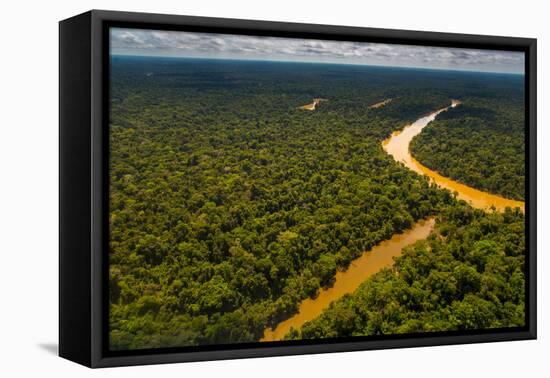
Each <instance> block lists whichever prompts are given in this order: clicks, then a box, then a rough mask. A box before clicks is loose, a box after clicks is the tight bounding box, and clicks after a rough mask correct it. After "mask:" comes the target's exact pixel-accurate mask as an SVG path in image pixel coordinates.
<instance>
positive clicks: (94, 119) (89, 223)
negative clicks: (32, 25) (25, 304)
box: [59, 10, 537, 368]
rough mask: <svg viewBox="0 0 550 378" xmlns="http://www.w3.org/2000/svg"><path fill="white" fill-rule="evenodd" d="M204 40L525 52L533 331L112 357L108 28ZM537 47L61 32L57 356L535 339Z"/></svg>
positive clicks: (88, 17)
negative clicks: (326, 42)
mask: <svg viewBox="0 0 550 378" xmlns="http://www.w3.org/2000/svg"><path fill="white" fill-rule="evenodd" d="M111 26H124V27H132V28H147V29H163V30H164V29H165V30H184V31H196V32H198V31H203V32H215V33H231V34H245V35H261V36H278V37H299V38H317V39H329V40H342V41H364V42H381V43H398V44H415V45H426V46H440V47H463V48H479V49H492V50H512V51H523V52H525V57H526V59H525V61H526V63H525V64H526V66H525V85H526V88H525V89H526V91H525V93H526V104H527V106H526V110H525V111H526V114H525V116H526V124H527V129H526V141H525V143H526V154H527V159H526V165H527V166H526V173H527V174H526V181H527V186H526V188H527V190H526V191H527V198H526V273H527V276H526V320H527V321H526V326H525V327H521V328H517V329H500V330H499V329H496V330H480V331H475V332H467V333H466V332H446V333H434V334H426V333H424V334H417V335H410V334H407V335H395V336H387V337H386V336H385V337H357V338H353V339H338V340H301V341H284V342H275V343H254V344H235V345H217V346H206V347H193V348H190V347H188V348H171V349H158V350H140V351H130V352H121V353H119V352H116V353H115V352H109V351H108V348H106V346H107V343H106V342H107V337H106V329H107V322H106V314H108V313H107V311H108V306H107V302H106V299H107V298H108V295H107V290H108V288H107V284H106V282H107V278H108V277H107V276H108V271H107V269H105V267H106V257H107V255H106V253H107V248H106V246H107V242H108V240H107V237H106V236H107V235H108V233H107V231H108V222H107V214H108V176H107V168H108V165H107V162H108V107H109V100H108V98H109V97H108V79H109V78H108V65H109V54H108V46H109V40H108V28H109V27H111ZM536 56H537V55H536V39H529V38H512V37H495V36H485V35H467V34H449V33H434V32H419V31H406V30H386V29H373V28H358V27H344V26H331V25H311V24H297V23H282V22H267V21H250V20H237V19H224V18H204V17H190V16H175V15H162V14H145V13H128V12H113V11H103V10H92V11H89V12H86V13H83V14H81V15H78V16H75V17H72V18H69V19H66V20H64V21H61V22H60V24H59V93H60V94H59V127H60V131H59V159H60V161H59V187H60V190H59V213H60V224H59V354H60V356H61V357H64V358H67V359H69V360H72V361H75V362H77V363H80V364H83V365H86V366H88V367H93V368H95V367H109V366H119V365H139V364H157V363H169V362H186V361H202V360H219V359H232V358H249V357H266V356H280V355H298V354H308V353H327V352H342V351H356V350H370V349H387V348H406V347H418V346H434V345H448V344H466V343H480V342H495V341H507V340H527V339H535V338H536V322H537V317H536V84H537V82H536V60H537V59H536Z"/></svg>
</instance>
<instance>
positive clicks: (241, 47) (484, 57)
mask: <svg viewBox="0 0 550 378" xmlns="http://www.w3.org/2000/svg"><path fill="white" fill-rule="evenodd" d="M111 49H112V50H111V52H112V53H113V54H129V55H159V56H182V57H185V56H188V57H224V58H237V59H239V58H240V59H269V60H299V61H317V62H332V63H353V64H373V65H395V66H409V67H427V68H443V69H444V68H452V69H465V70H479V71H496V72H514V73H523V67H524V55H523V53H519V52H509V51H492V50H475V49H459V48H442V47H427V46H412V45H392V44H380V43H362V42H344V41H328V40H306V39H293V38H275V37H256V36H242V35H230V34H213V33H189V32H177V31H160V30H140V29H120V28H114V29H112V30H111Z"/></svg>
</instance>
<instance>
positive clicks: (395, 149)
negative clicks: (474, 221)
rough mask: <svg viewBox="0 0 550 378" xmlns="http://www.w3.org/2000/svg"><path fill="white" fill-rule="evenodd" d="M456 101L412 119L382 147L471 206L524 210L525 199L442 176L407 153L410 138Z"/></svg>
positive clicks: (488, 208)
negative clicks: (510, 196)
mask: <svg viewBox="0 0 550 378" xmlns="http://www.w3.org/2000/svg"><path fill="white" fill-rule="evenodd" d="M458 105H460V102H459V101H457V100H453V101H452V104H451V105H450V106H448V107H446V108H443V109H439V110H437V111H435V112H432V113H430V114H428V115H427V116H425V117H422V118H420V119H418V120H416V121H415V122H414V123H412V124H410V125H408V126H406V127H405V128H404V129H403V130H400V131H396V132H394V133H393V134H392V135H391V136H390V137H389V138H388V139H386V140H385V141H383V142H382V147H383V148H384V150H385V151H386V152H387V153H388V154H390V155H391V156H392V157H393V158H394V159H395V160H396V161H398V162H401V163H403V164H404V165H405V166H406V167H407V168H409V169H411V170H413V171H415V172H417V173H419V174H421V175H426V176H428V177H429V178H430V179H431V180H433V182H435V183H436V184H437V185H439V186H440V187H442V188H445V189H448V190H450V191H451V192H457V193H458V198H459V199H462V200H464V201H466V202H468V203H469V204H470V205H471V206H473V207H476V208H479V209H483V210H490V209H491V208H492V207H494V208H496V209H497V210H498V211H504V209H505V208H506V207H511V208H515V207H519V208H520V209H521V210H522V211H525V203H524V202H522V201H517V200H512V199H508V198H504V197H501V196H499V195H496V194H492V193H488V192H484V191H481V190H478V189H475V188H472V187H470V186H468V185H465V184H462V183H460V182H458V181H454V180H452V179H450V178H447V177H444V176H442V175H440V174H439V173H437V172H436V171H433V170H431V169H430V168H428V167H426V166H424V165H422V163H420V162H419V161H417V160H416V159H415V158H414V157H413V156H412V154H411V153H410V149H409V146H410V143H411V141H412V139H413V138H414V137H415V136H417V135H418V134H420V133H421V132H422V130H423V129H424V127H426V126H427V125H428V124H429V123H430V122H432V121H433V120H435V118H436V117H437V116H438V115H439V114H440V113H442V112H444V111H446V110H448V109H449V108H450V107H455V106H458Z"/></svg>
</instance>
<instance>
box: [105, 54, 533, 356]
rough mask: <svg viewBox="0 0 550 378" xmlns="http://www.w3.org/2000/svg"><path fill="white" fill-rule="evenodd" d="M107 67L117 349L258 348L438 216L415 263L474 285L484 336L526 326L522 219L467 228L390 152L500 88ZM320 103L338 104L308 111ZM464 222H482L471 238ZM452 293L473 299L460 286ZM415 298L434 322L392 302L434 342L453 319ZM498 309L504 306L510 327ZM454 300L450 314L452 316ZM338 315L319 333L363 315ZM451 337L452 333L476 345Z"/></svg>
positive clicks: (146, 65) (350, 69) (252, 69)
mask: <svg viewBox="0 0 550 378" xmlns="http://www.w3.org/2000/svg"><path fill="white" fill-rule="evenodd" d="M111 67H112V68H111V99H110V101H111V113H110V162H109V166H110V219H109V228H110V251H109V267H110V268H109V291H110V302H111V305H110V318H109V327H110V347H111V349H114V350H124V349H138V348H158V347H174V346H191V345H206V344H227V343H236V342H252V341H258V340H259V339H260V337H261V336H262V334H263V331H264V329H265V328H266V327H273V326H275V325H276V324H277V323H279V322H280V321H282V320H284V319H286V318H287V317H289V316H290V315H292V314H293V313H295V312H296V310H297V308H298V305H299V303H300V302H301V301H302V300H303V299H305V298H307V297H314V296H315V295H316V293H317V292H318V290H319V288H320V287H322V286H330V285H331V282H332V280H333V278H334V275H335V273H336V271H337V270H338V269H345V268H346V267H347V266H348V265H349V264H350V262H351V261H352V260H353V259H355V258H357V257H358V256H360V255H361V254H362V253H363V252H364V251H365V250H368V249H370V248H371V247H372V246H374V245H376V244H377V243H379V242H381V241H383V240H386V239H388V238H390V237H391V235H393V234H394V233H398V232H400V231H403V230H405V229H407V228H409V227H410V226H411V225H412V224H413V223H414V222H415V221H417V220H419V219H423V218H426V217H428V216H432V215H436V216H439V215H441V214H445V216H444V217H442V218H441V219H440V220H439V226H438V231H437V235H436V234H434V235H433V236H432V237H431V239H430V241H429V242H428V244H421V245H419V246H417V247H415V248H414V249H412V250H410V251H416V252H415V253H417V254H418V255H419V256H424V258H425V259H426V258H427V257H425V255H426V254H428V253H429V250H428V249H427V248H431V249H433V248H435V247H437V248H439V250H440V251H441V255H442V256H441V259H442V261H443V262H442V264H443V263H445V264H447V266H443V265H442V266H441V269H440V270H441V271H440V272H439V273H441V277H440V278H441V280H443V277H444V276H445V274H450V273H449V269H454V267H455V266H459V267H460V269H462V268H464V269H465V271H464V272H463V273H464V275H465V276H466V278H464V279H465V280H467V279H469V278H468V277H469V276H468V275H472V276H475V282H474V283H475V285H477V286H472V289H471V290H469V289H468V290H466V289H464V290H462V289H463V287H462V286H460V288H459V289H456V290H455V291H454V292H452V293H455V294H457V295H458V293H460V295H463V297H460V298H459V299H460V303H462V302H464V301H466V300H472V301H487V304H485V302H483V306H482V307H479V308H477V307H476V306H474V305H472V307H471V311H473V314H472V316H478V314H477V312H478V311H484V312H487V313H491V312H492V313H493V314H492V315H491V314H484V315H479V316H480V317H484V319H485V318H487V319H489V320H487V321H484V322H480V323H476V324H478V325H479V326H480V327H494V326H499V325H501V326H506V325H511V324H518V323H519V322H521V317H520V314H521V311H522V307H523V302H522V301H523V298H522V297H521V285H520V283H518V282H516V281H513V280H516V279H518V280H519V279H522V276H520V275H521V274H522V269H523V267H522V263H523V260H522V258H523V244H522V243H521V240H517V239H518V238H519V239H521V238H522V237H523V223H522V222H521V219H520V218H521V216H522V215H521V214H518V213H514V212H509V213H507V214H506V215H498V214H493V215H485V214H484V213H480V212H477V211H473V210H472V209H470V208H469V207H468V206H467V205H465V204H461V203H460V202H459V201H457V200H455V199H454V197H453V195H452V194H451V193H450V192H448V191H444V190H441V189H439V188H437V187H435V186H434V185H431V184H430V183H429V181H428V179H427V178H425V177H421V176H419V175H417V174H415V173H414V172H411V171H409V170H408V169H406V168H405V167H404V166H403V165H402V164H400V163H397V162H395V161H394V160H393V159H392V158H391V157H389V156H388V155H387V154H386V153H385V152H384V151H383V149H382V147H381V144H380V142H381V141H382V140H383V139H385V138H387V137H388V136H389V135H390V134H391V132H392V131H394V130H396V129H399V128H401V127H403V126H404V125H405V124H407V123H408V122H411V121H412V120H414V119H416V118H417V117H419V116H421V115H423V114H425V113H427V112H430V111H432V110H434V109H438V108H441V107H443V106H447V105H448V104H449V103H450V98H461V99H464V100H465V103H466V100H467V99H468V98H469V96H471V97H474V96H480V91H482V92H483V91H484V92H487V97H491V96H490V93H491V91H494V92H498V91H499V90H500V89H502V81H501V80H500V78H498V77H493V76H492V75H483V74H465V73H459V72H442V71H428V70H411V69H390V68H377V67H364V66H343V65H329V64H305V63H280V62H279V63H276V62H245V61H216V60H199V59H173V58H137V57H113V58H112V65H111ZM480 88H482V89H480ZM419 94H421V95H419ZM316 97H319V98H325V99H327V100H328V101H323V102H321V103H320V104H319V105H318V106H317V107H316V110H315V111H308V110H303V109H299V107H300V106H302V105H304V104H307V103H309V102H311V101H312V99H313V98H316ZM387 98H392V99H393V100H392V101H391V102H390V103H388V104H387V105H385V106H382V107H379V108H369V106H370V105H372V104H374V103H377V102H379V101H382V100H384V99H387ZM505 179H506V178H503V180H505ZM512 179H515V178H512ZM510 185H513V184H510ZM457 214H458V215H457ZM461 214H463V215H461ZM462 216H463V217H469V218H464V219H471V220H472V221H474V220H475V222H474V223H472V224H471V225H468V224H465V223H464V222H462V223H460V222H461V219H462V218H460V217H462ZM445 230H447V231H445ZM510 230H514V233H510V232H511V231H510ZM465 234H467V235H470V236H464V235H465ZM506 235H508V236H506ZM507 237H508V238H509V239H510V240H508V239H506V238H507ZM476 238H477V239H476ZM504 239H506V240H504ZM461 241H465V243H464V245H460V243H461ZM466 241H467V243H466ZM479 243H482V244H479ZM483 243H485V244H487V245H485V244H483ZM485 247H486V248H485ZM410 251H409V252H408V253H407V254H406V257H405V258H404V260H403V262H402V264H405V262H407V261H408V262H407V264H411V266H412V267H411V277H417V278H418V280H419V281H418V283H416V284H415V283H414V282H409V281H405V283H400V285H405V284H407V285H425V281H426V280H427V278H425V277H424V278H423V277H422V274H425V275H429V272H428V271H426V269H425V268H422V267H421V266H420V265H418V268H415V267H414V266H415V264H416V260H415V259H412V258H409V255H411V254H412V253H413V252H410ZM457 251H461V252H460V253H459V252H457ZM502 253H504V255H501V254H502ZM470 254H471V255H472V256H474V257H475V256H478V255H479V258H480V259H482V260H483V261H485V262H484V263H483V267H479V266H477V265H475V264H476V263H475V262H471V261H470V260H468V259H470V258H469V257H468V258H466V257H465V256H466V255H468V256H470ZM474 257H471V258H472V259H473V258H474ZM508 257H509V258H508ZM438 259H439V257H438ZM454 260H456V261H454ZM480 261H481V260H480ZM480 263H481V262H478V264H480ZM400 264H401V263H400ZM418 264H423V262H422V260H421V259H420V260H419V261H418ZM462 265H464V266H463V267H462ZM487 266H490V267H491V268H490V269H493V270H491V272H494V274H492V275H489V274H486V272H485V270H486V269H487ZM478 268H479V269H478ZM414 269H417V271H414ZM474 270H475V272H476V273H475V274H474ZM413 271H414V272H413ZM413 273H414V274H413ZM445 277H446V276H445ZM403 279H404V278H403ZM455 279H456V280H457V281H456V282H457V283H456V285H459V283H458V282H462V281H460V280H462V279H463V277H462V276H461V273H460V272H459V273H457V277H455ZM384 280H389V281H388V282H390V281H392V280H394V278H392V273H391V272H390V271H385V272H381V273H380V274H379V275H376V276H375V277H374V278H373V281H372V282H382V281H384ZM430 280H433V278H430ZM501 281H505V282H504V283H503V282H501ZM512 281H513V282H512ZM369 282H370V281H369ZM430 282H431V281H430ZM452 282H454V281H452ZM468 282H469V281H468ZM522 282H523V281H522ZM474 283H472V285H474ZM368 285H374V284H372V283H370V284H369V283H365V285H364V286H362V288H361V290H360V291H358V294H357V295H359V296H360V295H361V293H363V292H364V291H365V289H364V287H367V286H368ZM465 285H466V283H465ZM503 285H504V286H505V287H504V286H503ZM418 290H424V291H423V292H422V293H420V294H418V295H419V296H420V297H421V298H420V297H417V298H415V299H414V300H420V299H421V300H422V301H423V303H424V304H426V306H423V307H422V306H421V307H414V306H412V305H411V306H409V307H407V303H408V302H407V303H402V301H396V302H395V303H394V302H392V305H395V306H397V307H399V306H403V311H404V312H403V319H405V320H406V322H404V323H403V324H402V326H403V327H409V328H410V329H411V330H412V329H413V328H414V327H416V328H414V329H420V328H419V327H421V325H420V323H421V321H422V319H431V320H430V322H431V323H430V324H432V323H433V324H437V322H436V317H438V316H440V315H439V313H440V312H441V311H443V310H444V309H443V308H442V307H441V306H444V305H445V304H444V303H441V304H436V303H435V302H434V301H439V300H440V299H439V298H438V297H437V298H436V297H434V296H431V295H428V294H430V293H429V292H428V291H427V289H423V288H419V289H418ZM434 290H435V289H434ZM482 290H483V291H482ZM502 291H504V292H505V293H501V292H502ZM452 293H450V294H449V295H451V294H452ZM354 295H355V294H354ZM373 295H374V294H373ZM494 297H496V298H497V299H498V301H502V303H508V304H507V305H506V306H507V307H506V309H505V310H503V309H501V308H497V307H498V306H496V303H497V299H495V298H494ZM520 297H521V298H520ZM419 298H420V299H419ZM465 298H466V299H465ZM448 299H449V304H448V306H447V307H445V309H446V310H445V311H450V309H451V308H452V307H449V306H452V305H453V303H454V302H452V301H451V298H450V297H449V298H448ZM361 300H362V299H361ZM411 300H413V299H411ZM342 301H343V302H342V303H343V304H341V303H340V302H338V303H336V304H335V305H334V306H336V307H334V306H333V307H332V308H331V309H329V310H328V311H327V313H326V314H325V315H323V316H322V317H321V318H320V320H319V321H320V322H323V323H322V324H323V325H324V324H329V323H327V322H330V320H327V319H329V318H330V316H331V311H333V308H339V307H341V306H348V305H347V304H346V303H348V302H349V301H353V303H360V302H358V301H359V299H358V300H357V301H355V300H352V299H350V298H345V299H343V300H342ZM429 302H434V303H432V306H431V307H430V306H428V305H427V304H429ZM469 303H470V302H467V301H466V302H464V306H466V305H467V304H469ZM472 303H473V302H472ZM475 303H478V302H475ZM479 303H481V302H479ZM414 309H417V310H418V311H420V312H419V313H418V314H417V315H418V316H416V317H415V316H413V315H410V312H411V311H414ZM395 311H400V310H399V309H398V308H397V309H395ZM422 311H423V313H421V312H422ZM464 311H466V310H464ZM422 314H423V315H422ZM357 319H360V318H357ZM361 319H363V318H361ZM414 319H416V320H417V321H418V323H415V324H416V325H414V324H413V323H412V320H414ZM457 319H458V320H455V321H454V323H452V325H449V327H451V328H453V329H460V328H461V327H468V325H467V324H466V323H464V324H459V323H460V321H461V320H460V319H461V318H457ZM367 320H368V319H367ZM441 321H443V320H441ZM315 324H317V323H312V325H308V328H307V329H304V334H303V335H304V336H305V337H309V335H310V334H306V333H305V332H309V331H307V330H309V329H312V330H313V329H314V327H315ZM319 324H321V323H319ZM368 324H374V323H372V322H371V321H370V320H369V323H368ZM404 324H407V326H405V325H404ZM426 324H428V323H426ZM364 326H365V327H370V325H367V324H365V325H364ZM357 327H358V328H357V329H354V331H355V330H359V329H360V327H362V326H361V325H360V324H358V325H357ZM392 327H394V326H392ZM425 327H428V326H427V325H426V326H425ZM434 327H435V328H437V327H436V326H434ZM435 328H434V329H435ZM363 329H366V328H363ZM385 329H386V328H384V330H385ZM396 329H397V328H395V327H394V328H387V330H390V331H391V332H393V331H394V330H396ZM407 329H408V328H407ZM438 329H441V327H439V328H438ZM402 330H405V331H404V332H406V328H402ZM315 332H317V331H315ZM330 332H331V331H327V333H326V334H323V337H330V335H333V334H332V333H330ZM294 337H299V334H298V335H294Z"/></svg>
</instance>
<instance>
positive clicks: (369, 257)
mask: <svg viewBox="0 0 550 378" xmlns="http://www.w3.org/2000/svg"><path fill="white" fill-rule="evenodd" d="M434 224H435V220H434V219H433V218H430V219H427V220H422V221H419V222H417V223H416V224H415V225H414V226H413V227H412V228H411V229H409V230H407V231H405V232H403V233H402V234H395V235H393V236H392V238H391V239H389V240H386V241H383V242H382V243H380V244H378V245H377V246H375V247H373V248H372V249H371V250H370V251H367V252H365V253H364V254H363V255H362V256H361V257H359V258H357V259H356V260H354V261H352V263H351V264H350V266H349V268H348V269H347V270H346V271H345V272H340V271H339V272H337V273H336V277H335V282H334V285H333V286H332V287H331V288H328V289H323V290H321V291H320V293H319V295H318V296H317V298H315V299H311V298H307V299H305V300H303V301H302V303H301V304H300V308H299V311H298V313H297V314H296V315H294V316H293V317H291V318H289V319H287V320H285V321H283V322H282V323H279V324H278V325H277V327H276V328H275V330H272V329H270V328H268V329H266V330H265V331H264V337H263V338H262V339H261V340H260V341H276V340H282V339H283V337H284V336H285V335H286V334H287V333H288V332H289V331H290V329H291V328H295V329H300V328H301V327H302V325H304V323H305V322H307V321H309V320H312V319H315V318H316V317H317V316H319V315H321V313H322V312H323V310H324V309H325V308H327V307H328V305H329V304H330V303H331V302H333V301H335V300H336V299H338V298H340V297H342V296H343V295H344V294H347V293H351V292H353V291H355V289H357V288H358V287H359V285H360V284H361V283H362V282H363V281H365V280H366V279H367V278H368V277H369V276H371V275H373V274H374V273H377V272H378V271H380V270H381V269H382V268H385V267H390V266H392V265H393V258H394V257H395V256H399V255H401V250H402V249H403V248H404V247H406V246H408V245H411V244H413V243H414V242H416V241H418V240H422V239H426V238H427V237H428V235H429V234H430V232H431V231H432V230H433V227H434Z"/></svg>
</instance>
